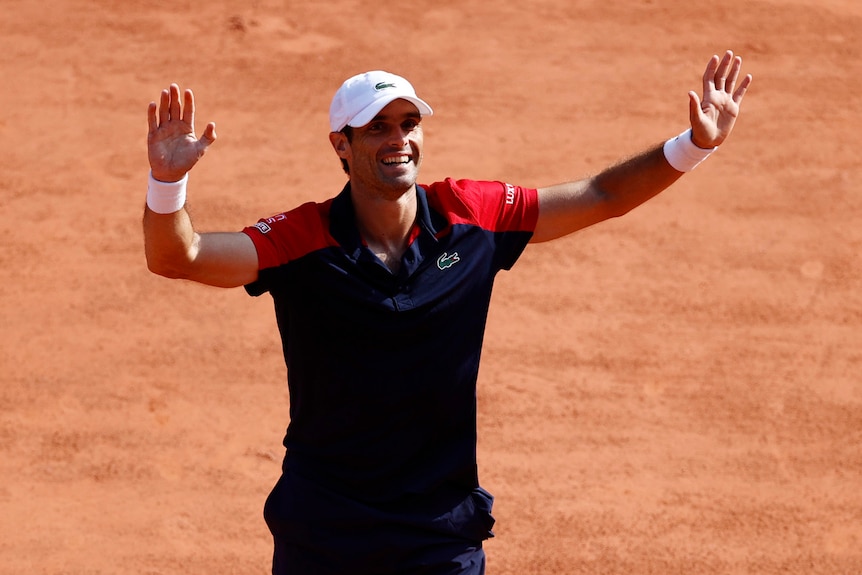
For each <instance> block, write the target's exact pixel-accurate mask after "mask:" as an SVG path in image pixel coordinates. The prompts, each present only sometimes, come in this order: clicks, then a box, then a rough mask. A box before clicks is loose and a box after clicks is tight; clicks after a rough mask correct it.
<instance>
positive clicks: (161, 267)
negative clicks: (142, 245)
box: [147, 253, 188, 280]
mask: <svg viewBox="0 0 862 575" xmlns="http://www.w3.org/2000/svg"><path fill="white" fill-rule="evenodd" d="M147 269H148V270H149V271H150V272H152V273H154V274H156V275H158V276H162V277H165V278H168V279H172V280H175V279H186V278H187V277H188V272H186V271H185V270H184V268H183V267H182V266H178V265H176V264H175V263H173V262H171V261H170V260H167V259H165V258H160V257H156V256H155V255H154V254H150V253H147Z"/></svg>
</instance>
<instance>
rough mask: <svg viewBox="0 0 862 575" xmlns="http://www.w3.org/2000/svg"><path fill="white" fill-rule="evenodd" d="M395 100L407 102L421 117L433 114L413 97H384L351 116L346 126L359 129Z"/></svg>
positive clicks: (429, 108)
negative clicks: (414, 107)
mask: <svg viewBox="0 0 862 575" xmlns="http://www.w3.org/2000/svg"><path fill="white" fill-rule="evenodd" d="M395 100H407V101H408V102H410V103H411V104H413V105H414V106H416V108H417V109H418V110H419V113H420V114H421V115H423V116H431V115H433V114H434V110H432V109H431V106H429V105H428V104H427V103H426V102H425V101H424V100H422V99H421V98H416V97H415V96H400V95H398V96H395V95H393V96H386V97H385V98H380V99H379V100H374V102H372V103H371V104H370V105H368V106H366V107H365V109H363V110H362V111H361V112H359V113H358V114H356V115H355V116H353V119H352V120H350V121H349V122H347V125H348V126H350V127H351V128H361V127H362V126H364V125H366V124H368V123H369V122H370V121H371V120H373V119H374V117H375V116H376V115H377V114H379V113H380V110H382V109H383V108H385V107H386V106H388V105H389V104H390V103H392V102H394V101H395Z"/></svg>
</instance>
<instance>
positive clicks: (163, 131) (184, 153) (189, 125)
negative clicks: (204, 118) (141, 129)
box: [147, 84, 216, 182]
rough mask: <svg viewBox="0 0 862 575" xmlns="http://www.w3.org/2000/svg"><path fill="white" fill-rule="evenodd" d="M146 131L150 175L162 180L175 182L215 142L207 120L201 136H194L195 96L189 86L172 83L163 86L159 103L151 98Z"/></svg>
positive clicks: (213, 131)
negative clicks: (183, 89)
mask: <svg viewBox="0 0 862 575" xmlns="http://www.w3.org/2000/svg"><path fill="white" fill-rule="evenodd" d="M147 121H148V124H149V133H148V134H147V156H148V157H149V160H150V169H152V171H153V177H154V178H155V179H157V180H160V181H163V182H176V181H178V180H180V179H182V177H183V176H184V175H185V174H186V172H188V171H189V170H191V169H192V167H194V165H195V164H196V163H197V162H198V160H200V159H201V157H202V156H203V155H204V153H206V150H207V148H208V147H209V146H210V145H211V144H212V143H213V142H215V139H216V133H215V123H213V122H210V123H209V124H207V126H206V128H205V129H204V133H203V134H202V135H201V137H200V139H198V138H197V137H196V136H195V99H194V95H193V94H192V91H191V90H186V91H185V92H184V93H183V101H182V104H181V103H180V88H179V86H177V85H176V84H171V86H170V88H169V89H167V90H162V94H161V98H160V100H159V103H158V106H157V105H156V103H155V102H150V105H149V107H148V108H147Z"/></svg>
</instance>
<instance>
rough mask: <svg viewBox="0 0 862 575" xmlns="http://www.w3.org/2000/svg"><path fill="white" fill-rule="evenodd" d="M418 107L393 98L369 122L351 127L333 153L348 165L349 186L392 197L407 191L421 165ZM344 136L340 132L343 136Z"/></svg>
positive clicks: (421, 139) (421, 135)
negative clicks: (351, 133)
mask: <svg viewBox="0 0 862 575" xmlns="http://www.w3.org/2000/svg"><path fill="white" fill-rule="evenodd" d="M421 120H422V117H421V115H420V114H419V110H418V109H417V108H416V106H414V105H413V104H411V103H410V102H408V101H407V100H394V101H392V102H390V103H389V104H388V105H387V106H386V107H385V108H383V109H382V110H381V111H380V113H379V114H377V116H375V117H374V118H373V119H372V120H371V121H370V122H369V123H368V124H366V125H365V126H362V127H360V128H354V129H353V139H352V141H351V142H348V141H347V138H346V137H344V138H343V140H340V144H341V145H338V144H335V143H334V145H335V148H336V152H338V155H339V156H340V157H341V158H344V159H346V160H347V163H348V164H349V166H350V182H351V186H352V187H353V188H355V189H357V191H366V192H375V193H377V194H383V195H384V196H385V197H388V198H395V197H398V196H400V195H401V194H403V193H404V192H405V191H407V190H409V189H410V188H412V187H413V185H414V184H415V183H416V179H417V177H418V176H419V166H420V165H421V164H422V145H423V134H422V126H421V124H420V122H421ZM342 136H343V135H342Z"/></svg>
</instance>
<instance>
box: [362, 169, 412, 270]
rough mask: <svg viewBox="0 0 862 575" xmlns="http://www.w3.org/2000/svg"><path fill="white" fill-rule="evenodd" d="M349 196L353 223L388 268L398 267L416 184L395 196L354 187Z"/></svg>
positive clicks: (410, 226)
mask: <svg viewBox="0 0 862 575" xmlns="http://www.w3.org/2000/svg"><path fill="white" fill-rule="evenodd" d="M351 197H352V200H353V208H354V210H355V212H356V225H357V227H358V228H359V233H361V234H362V238H363V239H364V240H365V243H366V244H367V245H368V248H369V249H370V250H371V251H372V252H373V253H374V254H375V255H376V256H377V257H378V258H380V260H381V261H382V262H383V263H384V264H386V266H387V267H388V268H389V269H390V270H392V271H393V272H394V271H398V269H399V267H400V264H401V256H402V255H404V252H405V251H407V247H408V242H409V240H410V231H411V230H412V229H413V224H414V223H415V221H416V211H417V207H416V206H417V199H416V187H415V186H412V187H411V188H410V189H409V190H407V191H406V192H405V193H403V194H401V195H400V196H397V197H394V198H384V197H381V196H379V195H367V194H362V193H356V192H355V191H354V192H353V193H352V194H351Z"/></svg>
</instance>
